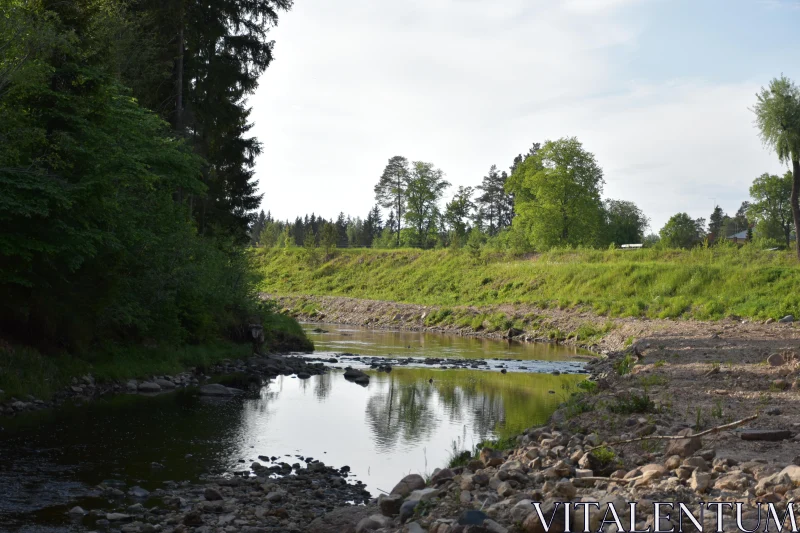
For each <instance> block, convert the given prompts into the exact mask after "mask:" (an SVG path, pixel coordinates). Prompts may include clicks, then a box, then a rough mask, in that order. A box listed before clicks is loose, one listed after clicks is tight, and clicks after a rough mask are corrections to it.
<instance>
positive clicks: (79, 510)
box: [68, 505, 86, 516]
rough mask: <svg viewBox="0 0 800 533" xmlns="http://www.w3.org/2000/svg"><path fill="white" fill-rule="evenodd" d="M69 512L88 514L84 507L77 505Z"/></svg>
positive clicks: (78, 514) (72, 513)
mask: <svg viewBox="0 0 800 533" xmlns="http://www.w3.org/2000/svg"><path fill="white" fill-rule="evenodd" d="M68 514H70V515H72V516H83V515H85V514H86V511H84V510H83V507H80V506H79V505H76V506H75V507H73V508H72V509H70V510H69V512H68Z"/></svg>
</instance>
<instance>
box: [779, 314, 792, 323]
mask: <svg viewBox="0 0 800 533" xmlns="http://www.w3.org/2000/svg"><path fill="white" fill-rule="evenodd" d="M778 322H780V323H781V324H791V323H792V322H794V316H793V315H786V316H785V317H783V318H781V319H780V320H778Z"/></svg>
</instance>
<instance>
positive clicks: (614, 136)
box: [251, 0, 779, 230]
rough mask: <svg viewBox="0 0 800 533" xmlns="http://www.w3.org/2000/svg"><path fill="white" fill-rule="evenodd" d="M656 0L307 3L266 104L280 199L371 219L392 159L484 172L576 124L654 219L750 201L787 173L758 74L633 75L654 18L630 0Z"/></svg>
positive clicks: (272, 203) (267, 177)
mask: <svg viewBox="0 0 800 533" xmlns="http://www.w3.org/2000/svg"><path fill="white" fill-rule="evenodd" d="M643 1H648V0H595V1H590V0H569V1H568V2H552V1H549V0H548V1H545V0H538V1H530V0H509V1H505V2H503V3H502V4H498V7H495V6H492V8H491V9H489V8H488V7H487V5H486V3H485V2H477V1H473V0H436V1H434V0H413V1H411V2H404V3H389V2H376V1H374V0H347V1H345V0H343V1H342V2H335V3H334V2H329V1H326V0H303V2H297V4H296V7H295V9H294V10H293V11H292V12H290V13H288V14H285V15H284V16H283V18H282V20H281V24H280V26H279V28H277V29H276V30H275V31H274V34H273V38H274V39H275V40H276V43H277V45H276V51H275V53H276V56H277V61H276V62H275V63H274V64H273V65H272V66H271V67H270V68H269V69H268V71H267V73H266V74H265V76H264V77H263V79H262V86H261V88H260V89H259V90H258V93H257V94H256V95H255V97H254V98H253V99H252V100H251V104H252V105H253V107H254V111H253V119H254V121H255V122H256V127H255V128H254V133H255V134H256V135H257V136H258V137H259V138H260V139H261V140H262V141H263V142H264V154H263V155H262V156H261V158H260V159H259V161H258V165H257V168H256V170H257V177H258V178H259V180H260V182H261V184H260V185H261V190H262V191H263V192H265V198H264V204H263V207H264V209H269V210H271V211H272V213H273V214H274V215H276V216H278V217H279V218H294V217H295V216H297V215H303V214H306V213H310V212H315V213H317V214H321V215H323V216H325V217H332V216H335V215H336V214H337V213H339V212H340V211H343V212H345V213H348V214H353V215H361V216H364V215H365V214H366V212H367V211H368V210H369V208H370V207H371V206H372V205H373V203H374V199H373V194H372V188H373V186H374V184H375V182H376V181H377V178H378V176H379V175H380V173H381V171H382V170H383V167H384V165H385V164H386V161H387V160H388V159H389V157H391V156H394V155H398V154H401V155H405V156H407V157H409V158H410V159H421V160H426V161H432V162H433V163H435V164H436V165H437V166H439V167H440V168H442V169H443V170H444V171H445V173H446V175H447V178H448V180H449V181H450V182H451V183H453V184H454V185H476V184H478V183H479V181H480V179H481V177H482V176H483V175H484V174H485V173H486V171H487V170H488V168H489V166H490V165H491V164H497V165H498V166H499V167H501V168H506V167H508V166H509V165H510V163H511V161H512V159H513V157H514V155H516V154H517V153H520V152H524V151H526V150H527V148H528V147H529V146H530V144H531V143H532V142H534V141H541V140H544V139H547V138H551V139H552V138H557V137H560V136H565V135H575V136H577V137H578V138H579V139H580V140H581V141H582V142H583V143H584V145H585V146H586V148H587V149H589V150H591V151H593V152H594V153H595V154H596V155H597V158H598V161H599V162H600V164H601V165H602V166H603V168H604V169H605V172H606V180H607V186H606V192H607V194H608V196H611V197H615V198H624V199H629V200H633V201H635V202H637V203H638V204H639V205H640V206H641V207H642V208H643V209H644V210H645V211H646V212H647V214H648V215H649V216H650V217H651V218H652V219H653V226H654V229H656V230H657V229H658V228H659V227H660V226H661V225H663V223H664V222H665V221H666V219H667V218H668V217H669V215H671V214H673V213H675V212H677V211H684V210H685V211H688V212H689V213H690V214H691V215H692V216H695V217H698V216H706V217H707V216H708V214H709V213H710V211H711V207H712V200H711V198H713V197H716V198H717V201H718V203H720V205H722V206H723V208H724V209H726V210H728V211H735V210H736V208H737V207H738V204H739V202H740V201H741V200H744V199H746V197H747V187H748V185H749V183H750V181H751V180H752V178H753V177H755V176H756V175H758V174H760V173H762V172H764V171H766V170H769V171H776V170H777V169H779V167H778V165H777V163H775V161H774V157H772V156H771V155H770V154H769V153H767V152H766V151H765V150H763V149H762V148H761V145H760V143H759V141H758V137H757V135H756V132H755V130H754V129H753V127H752V117H751V115H750V113H749V111H748V110H747V107H748V106H749V105H752V103H753V100H754V96H753V95H754V93H755V92H756V90H757V89H758V86H757V84H754V83H731V84H725V85H714V84H710V83H706V82H703V81H702V80H683V81H679V82H675V83H673V84H668V85H652V84H648V83H646V82H640V81H636V80H628V79H626V77H625V74H624V71H623V69H622V68H621V67H620V64H622V63H624V61H621V59H624V58H625V57H626V54H627V53H629V52H630V51H632V50H635V47H636V43H637V39H638V36H639V35H640V33H641V31H642V28H641V27H639V25H638V23H637V22H636V20H635V19H633V18H631V17H626V16H625V13H626V11H625V9H626V8H627V7H628V6H630V5H631V4H634V3H639V2H643ZM650 1H652V0H650Z"/></svg>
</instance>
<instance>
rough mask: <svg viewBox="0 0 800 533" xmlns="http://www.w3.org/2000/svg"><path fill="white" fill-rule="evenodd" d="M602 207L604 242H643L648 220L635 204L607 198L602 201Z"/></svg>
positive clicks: (617, 243)
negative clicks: (603, 214) (603, 212)
mask: <svg viewBox="0 0 800 533" xmlns="http://www.w3.org/2000/svg"><path fill="white" fill-rule="evenodd" d="M603 208H604V211H605V219H606V222H605V225H606V227H605V229H604V231H603V233H604V238H605V242H609V243H613V244H616V245H621V244H638V243H641V242H643V240H644V232H645V230H647V228H648V226H649V224H650V221H649V220H648V218H647V217H646V216H645V215H644V213H643V212H642V210H641V209H639V208H638V207H637V206H636V204H634V203H633V202H629V201H626V200H611V199H609V200H606V201H605V202H604V203H603Z"/></svg>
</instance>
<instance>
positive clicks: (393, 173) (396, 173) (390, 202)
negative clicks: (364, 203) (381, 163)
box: [375, 155, 411, 246]
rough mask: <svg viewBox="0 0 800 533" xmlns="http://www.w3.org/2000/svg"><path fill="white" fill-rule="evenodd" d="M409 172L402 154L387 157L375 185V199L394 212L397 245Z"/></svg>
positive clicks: (398, 243) (406, 161)
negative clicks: (387, 159) (384, 166)
mask: <svg viewBox="0 0 800 533" xmlns="http://www.w3.org/2000/svg"><path fill="white" fill-rule="evenodd" d="M410 174H411V173H410V171H409V168H408V160H407V159H406V158H405V157H403V156H399V155H396V156H394V157H392V158H391V159H389V163H387V164H386V168H384V169H383V174H381V177H380V180H378V184H377V185H375V200H376V201H377V202H378V204H380V205H381V206H382V207H385V208H386V209H391V210H392V211H393V213H395V216H394V221H395V222H396V224H397V228H396V232H397V245H398V246H399V245H400V221H401V220H403V218H404V217H403V209H405V204H406V190H407V189H408V184H409V179H410Z"/></svg>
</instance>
